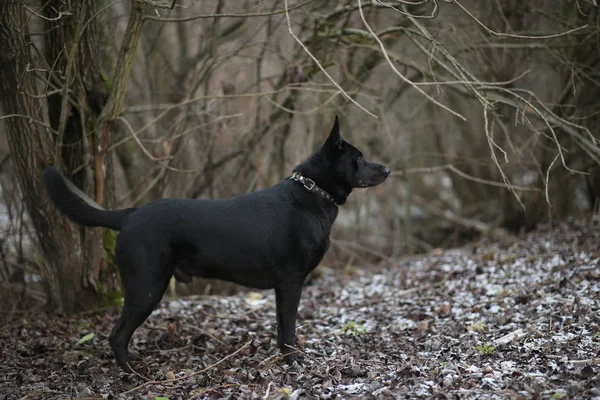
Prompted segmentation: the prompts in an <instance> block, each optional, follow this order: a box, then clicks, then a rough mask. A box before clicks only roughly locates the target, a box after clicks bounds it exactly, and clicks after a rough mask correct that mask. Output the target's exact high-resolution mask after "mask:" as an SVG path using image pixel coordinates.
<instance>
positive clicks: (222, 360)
mask: <svg viewBox="0 0 600 400" xmlns="http://www.w3.org/2000/svg"><path fill="white" fill-rule="evenodd" d="M251 343H252V341H251V340H250V341H249V342H246V344H245V345H243V346H242V347H240V348H239V349H237V350H236V351H234V352H233V353H231V354H229V355H227V356H225V357H223V358H221V359H220V360H219V361H217V362H215V363H213V364H211V365H209V366H208V367H206V368H204V369H201V370H200V371H196V372H193V373H191V374H188V375H184V376H181V377H179V378H174V379H165V380H162V381H155V380H153V381H148V382H144V383H142V384H141V385H139V386H136V387H134V388H133V389H130V390H127V391H125V392H123V393H121V395H125V394H129V393H133V392H136V391H138V390H140V389H143V388H144V387H146V386H149V385H165V384H170V383H175V382H179V381H182V380H184V379H189V378H192V377H194V376H197V375H200V374H202V373H204V372H206V371H208V370H211V369H213V368H214V367H216V366H217V365H219V364H221V363H223V362H225V361H226V360H228V359H230V358H231V357H233V356H235V355H237V354H238V353H240V352H241V351H242V350H244V349H245V348H246V347H248V346H250V344H251Z"/></svg>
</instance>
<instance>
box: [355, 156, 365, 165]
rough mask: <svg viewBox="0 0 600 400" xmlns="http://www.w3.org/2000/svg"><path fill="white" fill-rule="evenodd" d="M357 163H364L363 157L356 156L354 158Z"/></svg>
mask: <svg viewBox="0 0 600 400" xmlns="http://www.w3.org/2000/svg"><path fill="white" fill-rule="evenodd" d="M356 162H357V163H359V164H364V163H365V159H364V158H362V157H358V159H357V160H356Z"/></svg>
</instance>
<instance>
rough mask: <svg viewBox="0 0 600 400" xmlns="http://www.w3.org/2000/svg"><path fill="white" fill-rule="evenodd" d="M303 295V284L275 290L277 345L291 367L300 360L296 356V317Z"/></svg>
mask: <svg viewBox="0 0 600 400" xmlns="http://www.w3.org/2000/svg"><path fill="white" fill-rule="evenodd" d="M301 294H302V283H299V284H297V285H285V286H281V287H277V288H275V302H276V306H277V345H278V347H279V348H280V349H281V352H282V353H283V355H284V357H283V359H284V360H285V362H286V363H287V364H289V365H292V364H293V363H294V361H297V360H298V355H297V354H296V350H294V347H296V315H297V314H298V305H299V304H300V295H301Z"/></svg>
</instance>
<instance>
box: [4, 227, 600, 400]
mask: <svg viewBox="0 0 600 400" xmlns="http://www.w3.org/2000/svg"><path fill="white" fill-rule="evenodd" d="M599 243H600V224H599V223H598V222H597V221H590V222H587V223H585V224H577V223H572V224H565V225H561V226H559V227H555V228H553V229H549V228H546V229H541V230H538V231H536V232H533V233H530V234H527V235H523V236H520V237H515V238H507V239H506V240H503V241H501V242H492V241H486V240H484V241H481V242H479V243H475V244H473V245H470V246H466V247H462V248H459V249H455V250H449V251H434V252H432V253H430V254H427V255H422V256H419V257H411V258H406V259H403V260H400V261H398V262H396V263H392V262H390V263H389V264H388V265H387V267H386V268H380V269H376V270H368V271H365V270H361V269H360V268H353V267H349V268H346V270H345V271H343V272H342V271H333V270H330V269H327V268H321V269H320V271H321V273H320V274H319V276H316V277H315V278H314V279H312V280H311V281H310V282H309V283H308V284H307V287H306V289H305V292H304V294H303V297H302V302H301V308H300V311H299V322H298V324H299V327H298V333H299V335H298V336H299V338H298V339H299V347H300V350H301V351H302V352H303V356H302V358H303V363H302V365H300V366H294V367H292V368H290V367H287V366H285V365H284V364H283V363H282V361H281V359H280V357H279V355H278V351H277V349H276V345H275V341H276V326H275V304H274V296H273V294H272V293H270V292H268V293H267V292H264V293H252V292H251V293H242V294H240V295H238V296H229V297H218V296H206V297H195V298H186V299H180V300H172V301H169V300H167V301H164V302H163V303H162V305H161V306H160V308H159V309H158V310H156V311H155V312H154V314H153V315H152V316H151V317H150V319H149V320H148V321H147V322H146V323H145V324H144V325H143V326H142V327H141V328H140V329H138V331H137V332H136V335H135V336H134V340H133V341H132V346H131V348H132V350H134V351H135V352H137V353H138V354H139V355H140V356H141V357H142V358H143V361H142V362H139V363H137V364H136V368H137V369H138V370H139V375H128V374H125V373H122V372H121V371H120V370H119V369H118V367H117V366H116V364H115V362H114V360H113V356H112V353H111V351H110V348H109V345H108V341H107V336H108V334H109V332H110V329H111V328H112V326H113V324H114V323H115V321H116V318H117V317H118V313H119V310H118V309H109V310H107V311H105V312H102V313H96V314H93V315H92V314H89V315H82V316H79V317H77V318H69V319H67V318H62V317H56V316H51V315H45V314H43V313H37V314H35V315H23V316H22V317H20V318H18V319H17V320H15V321H13V322H12V323H10V324H7V325H5V326H2V327H0V399H10V400H12V399H65V398H87V399H101V398H102V399H107V398H108V399H133V398H136V399H137V398H140V399H157V400H159V399H163V400H164V399H166V398H167V399H170V400H174V399H192V398H193V399H196V398H198V399H201V398H211V399H212V398H231V399H242V398H248V399H250V398H254V399H260V398H270V399H275V398H290V399H299V398H307V399H312V398H323V399H333V398H338V399H349V398H361V399H371V398H382V399H387V398H401V399H405V398H439V399H444V398H450V399H454V398H460V399H503V398H511V399H560V398H565V399H566V398H568V399H576V398H581V399H590V398H598V399H600V377H599V376H600V266H599V263H598V261H599V259H600V249H599Z"/></svg>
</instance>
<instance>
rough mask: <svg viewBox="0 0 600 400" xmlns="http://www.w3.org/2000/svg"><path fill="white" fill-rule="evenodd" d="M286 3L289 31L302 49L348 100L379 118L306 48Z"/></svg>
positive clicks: (285, 0)
mask: <svg viewBox="0 0 600 400" xmlns="http://www.w3.org/2000/svg"><path fill="white" fill-rule="evenodd" d="M284 3H285V19H286V20H287V26H288V31H289V32H290V35H291V36H292V37H293V38H294V40H296V42H298V44H299V45H300V46H301V47H302V49H303V50H304V51H305V52H306V54H308V55H309V56H310V58H312V60H313V61H314V62H315V63H316V64H317V66H318V67H319V69H320V70H321V71H322V72H323V73H324V74H325V76H326V77H327V78H328V79H329V80H330V81H331V83H333V84H334V85H335V87H336V88H338V90H339V91H340V92H342V94H343V95H344V97H346V98H347V99H348V100H350V101H351V102H352V103H354V104H355V105H357V106H358V107H359V108H360V109H361V110H363V111H364V112H366V113H367V114H369V115H370V116H372V117H373V118H377V116H376V115H375V114H373V113H372V112H370V111H369V110H367V109H366V108H364V107H363V106H361V105H360V104H359V103H358V102H357V101H356V100H354V99H353V98H352V97H350V95H349V94H348V93H346V92H345V91H344V89H342V87H341V86H340V85H339V84H338V83H337V82H336V81H335V79H333V78H332V77H331V75H329V73H327V71H326V70H325V68H323V66H322V65H321V63H320V62H319V60H318V59H317V58H316V57H315V56H314V55H313V54H312V53H311V52H310V50H308V49H307V48H306V46H305V45H304V43H302V41H301V40H300V39H299V38H298V36H296V34H295V33H294V31H293V30H292V22H291V20H290V13H289V8H288V0H284Z"/></svg>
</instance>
